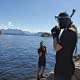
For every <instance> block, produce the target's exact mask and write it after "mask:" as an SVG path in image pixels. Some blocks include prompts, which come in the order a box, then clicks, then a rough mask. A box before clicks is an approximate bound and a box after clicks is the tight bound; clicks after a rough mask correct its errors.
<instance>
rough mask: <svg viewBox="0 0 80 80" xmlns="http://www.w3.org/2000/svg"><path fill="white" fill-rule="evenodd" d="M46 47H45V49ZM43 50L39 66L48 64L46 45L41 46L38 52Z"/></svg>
mask: <svg viewBox="0 0 80 80" xmlns="http://www.w3.org/2000/svg"><path fill="white" fill-rule="evenodd" d="M43 48H44V49H43ZM40 52H42V55H41V56H39V60H38V67H41V66H45V65H46V56H45V55H46V47H45V46H44V47H40V48H39V49H38V54H39V53H40Z"/></svg>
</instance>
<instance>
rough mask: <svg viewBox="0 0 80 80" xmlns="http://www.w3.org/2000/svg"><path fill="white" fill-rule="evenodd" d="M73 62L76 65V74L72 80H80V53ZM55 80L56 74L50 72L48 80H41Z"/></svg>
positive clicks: (74, 57) (45, 79)
mask: <svg viewBox="0 0 80 80" xmlns="http://www.w3.org/2000/svg"><path fill="white" fill-rule="evenodd" d="M73 61H74V63H75V67H76V69H75V73H74V75H73V77H72V79H71V80H80V53H78V54H76V55H75V56H73ZM53 78H54V72H50V73H49V74H48V76H47V77H46V78H43V79H41V80H53Z"/></svg>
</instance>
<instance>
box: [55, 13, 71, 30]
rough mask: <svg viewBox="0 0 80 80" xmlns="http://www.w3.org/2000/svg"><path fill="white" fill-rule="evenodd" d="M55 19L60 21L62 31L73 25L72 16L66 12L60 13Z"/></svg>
mask: <svg viewBox="0 0 80 80" xmlns="http://www.w3.org/2000/svg"><path fill="white" fill-rule="evenodd" d="M55 18H56V19H57V21H58V24H59V26H60V29H63V28H68V27H69V24H71V23H72V21H71V18H70V16H69V15H68V14H67V13H65V12H62V13H60V14H59V15H58V16H55Z"/></svg>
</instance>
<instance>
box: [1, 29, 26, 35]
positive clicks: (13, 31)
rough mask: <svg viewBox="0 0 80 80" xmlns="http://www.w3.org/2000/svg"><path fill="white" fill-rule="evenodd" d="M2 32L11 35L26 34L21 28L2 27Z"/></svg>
mask: <svg viewBox="0 0 80 80" xmlns="http://www.w3.org/2000/svg"><path fill="white" fill-rule="evenodd" d="M1 31H2V34H8V35H9V34H10V35H26V34H25V33H24V32H23V31H22V30H19V29H2V30H1Z"/></svg>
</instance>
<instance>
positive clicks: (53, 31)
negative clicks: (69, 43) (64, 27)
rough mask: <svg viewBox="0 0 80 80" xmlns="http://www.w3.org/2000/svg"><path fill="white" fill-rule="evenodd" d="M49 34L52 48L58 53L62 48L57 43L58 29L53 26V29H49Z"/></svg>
mask: <svg viewBox="0 0 80 80" xmlns="http://www.w3.org/2000/svg"><path fill="white" fill-rule="evenodd" d="M51 33H52V36H53V47H54V50H55V51H59V50H61V49H62V46H61V45H60V44H59V43H58V36H59V34H60V29H59V28H58V27H57V26H55V27H54V28H52V29H51Z"/></svg>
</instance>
